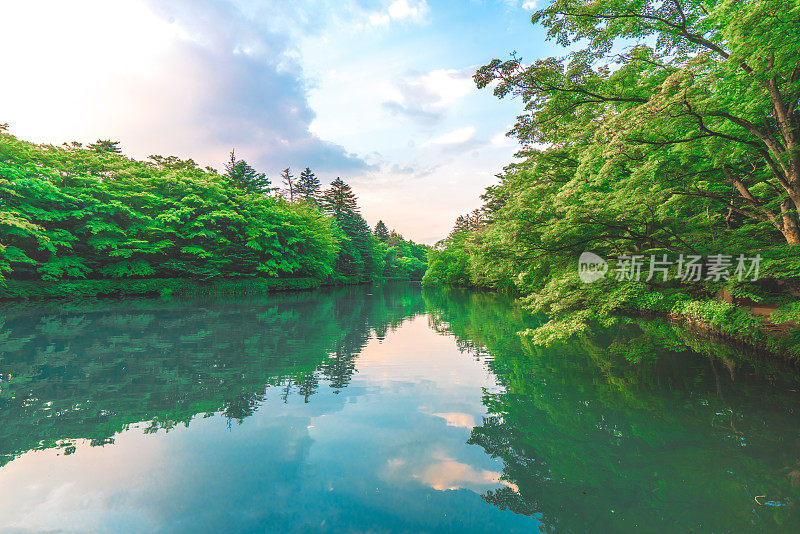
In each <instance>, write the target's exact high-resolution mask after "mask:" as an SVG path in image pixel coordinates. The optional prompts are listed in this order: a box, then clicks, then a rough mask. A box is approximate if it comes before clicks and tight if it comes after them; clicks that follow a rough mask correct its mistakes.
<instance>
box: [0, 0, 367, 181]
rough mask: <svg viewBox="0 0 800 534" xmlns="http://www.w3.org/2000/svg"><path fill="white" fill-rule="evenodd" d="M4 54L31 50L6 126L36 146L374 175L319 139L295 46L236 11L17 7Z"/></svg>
mask: <svg viewBox="0 0 800 534" xmlns="http://www.w3.org/2000/svg"><path fill="white" fill-rule="evenodd" d="M26 21H27V22H26ZM33 21H35V22H33ZM143 35H147V39H142V36H143ZM0 47H2V48H3V49H5V50H11V49H14V50H21V51H24V53H20V54H11V55H10V56H9V57H7V58H6V59H5V63H4V68H6V69H7V70H8V71H9V72H14V73H15V77H16V78H15V79H16V82H15V83H13V84H10V83H6V84H0V118H2V122H9V123H10V125H11V129H12V132H13V133H15V134H17V135H19V136H20V137H23V138H26V139H31V140H35V141H44V142H52V143H56V144H59V143H61V142H63V141H70V140H73V139H74V140H79V141H84V142H86V141H93V140H95V139H97V138H112V139H118V140H120V141H121V142H122V147H123V149H124V150H125V151H126V152H127V153H128V154H130V155H132V156H135V157H139V158H144V157H147V156H148V155H150V154H153V153H160V154H163V155H169V154H175V155H178V156H182V157H192V158H194V159H195V160H196V161H198V162H199V163H201V164H203V165H205V164H212V165H214V166H220V165H221V164H222V162H223V161H224V160H225V157H226V154H227V153H228V152H229V151H230V149H231V148H232V147H236V148H237V151H239V152H240V153H241V154H242V156H243V157H244V158H246V159H247V160H248V161H250V162H251V163H252V164H254V165H255V166H257V167H258V168H260V169H263V170H265V171H267V172H274V171H276V170H279V169H281V168H284V167H286V165H287V164H290V165H292V166H301V165H302V166H305V165H312V166H315V167H316V168H319V169H325V168H327V169H329V170H331V171H337V172H346V171H348V170H354V169H363V168H365V166H366V165H365V164H364V162H363V161H361V160H359V159H358V158H355V157H353V156H352V155H350V154H347V153H346V151H345V150H344V149H342V147H340V146H338V145H335V144H333V143H330V142H326V141H324V140H322V139H320V138H319V137H318V136H316V135H314V134H313V133H312V132H310V130H309V127H310V124H311V122H312V121H313V119H314V116H315V113H314V111H313V110H312V109H311V107H310V105H309V104H308V100H307V89H306V84H305V80H304V75H303V71H302V68H301V67H300V65H299V63H298V60H297V58H296V57H295V55H294V50H293V48H292V46H291V43H290V42H288V41H287V39H286V38H285V35H284V34H282V33H279V32H277V31H270V30H265V29H264V28H262V27H260V26H258V24H257V23H256V22H254V21H252V20H250V19H249V18H247V17H246V16H244V15H243V14H242V13H241V12H240V11H238V10H236V9H235V8H233V7H232V6H231V5H230V4H229V3H228V2H227V1H225V0H201V1H197V0H191V1H190V0H182V1H173V2H170V3H169V4H168V5H166V4H162V3H159V2H156V1H155V0H152V1H142V0H138V1H131V2H125V3H124V4H123V3H117V2H108V1H106V0H82V1H81V2H74V3H73V2H69V3H66V2H62V1H60V0H28V1H26V2H13V3H9V5H3V7H2V8H1V9H0Z"/></svg>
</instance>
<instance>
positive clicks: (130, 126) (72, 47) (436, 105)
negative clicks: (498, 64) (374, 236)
mask: <svg viewBox="0 0 800 534" xmlns="http://www.w3.org/2000/svg"><path fill="white" fill-rule="evenodd" d="M544 1H545V0H538V2H544ZM536 8H537V6H536V2H535V1H531V0H461V1H455V0H452V1H450V0H316V1H309V0H299V1H291V2H287V1H285V0H161V1H158V0H118V1H113V2H109V1H107V0H70V1H69V2H64V1H63V0H25V1H24V2H19V1H14V0H0V47H2V50H3V51H4V54H3V56H4V57H3V63H4V66H3V71H4V76H3V83H0V123H4V122H7V123H9V125H10V130H11V133H13V134H14V135H16V136H17V137H19V138H22V139H26V140H30V141H35V142H47V143H53V144H60V143H62V142H66V141H73V140H75V141H81V142H84V143H85V142H91V141H94V140H96V139H100V138H102V139H107V138H110V139H114V140H119V141H120V143H121V146H122V148H123V150H124V152H125V153H126V154H127V155H129V156H131V157H135V158H137V159H144V158H147V157H148V156H149V155H151V154H161V155H176V156H179V157H182V158H192V159H194V160H195V161H197V162H198V163H199V164H201V165H204V166H205V165H211V166H213V167H215V168H218V169H221V168H222V166H223V164H224V162H225V161H226V160H227V159H228V154H229V153H230V151H231V149H232V148H235V149H236V153H237V155H238V156H239V157H240V158H243V159H245V160H247V161H248V162H249V163H251V164H252V165H253V166H254V167H256V168H257V169H258V170H259V171H262V172H266V173H267V175H268V176H270V177H272V178H273V182H277V181H279V179H278V174H279V173H280V171H281V170H282V169H284V168H285V167H287V166H288V167H291V168H292V169H293V171H294V174H299V172H300V170H301V169H302V168H304V167H306V166H309V167H311V169H312V170H314V171H315V172H316V173H317V175H318V176H320V178H321V180H322V182H323V184H324V185H325V184H328V183H329V182H330V181H332V180H333V179H334V178H336V177H341V178H342V179H344V180H345V181H346V182H348V183H349V184H350V185H351V186H352V187H353V189H354V191H355V192H356V194H357V195H358V197H359V202H360V205H361V208H362V213H363V214H364V216H365V218H366V219H367V221H368V222H369V223H370V224H371V225H374V224H375V223H376V222H377V221H378V220H379V219H382V220H383V221H384V222H385V223H386V225H387V226H389V228H393V229H396V230H397V231H398V232H400V233H402V234H403V235H405V236H406V237H407V238H410V239H414V240H415V241H417V242H424V243H434V242H436V241H438V240H439V239H441V238H442V237H444V236H445V235H446V234H447V233H448V232H449V230H450V228H451V227H452V224H453V222H454V220H455V218H456V217H457V216H458V215H460V214H463V213H466V212H469V211H471V210H473V209H475V208H477V207H479V206H480V199H479V196H480V194H481V193H482V192H483V190H484V188H485V187H486V186H488V185H491V184H492V183H494V182H495V181H496V178H495V175H496V174H497V173H498V172H501V171H502V169H503V167H504V166H505V165H507V164H508V163H510V162H512V161H513V155H514V153H515V152H516V150H518V148H519V147H518V145H517V144H516V141H515V140H513V139H510V138H508V137H506V136H505V133H506V132H507V131H508V130H509V129H510V127H511V125H512V124H513V123H514V121H515V118H516V116H517V115H518V114H519V113H521V111H522V104H521V103H520V102H519V101H518V100H513V99H504V100H500V99H497V98H496V97H494V96H493V95H492V92H491V90H482V91H479V90H478V89H477V88H476V87H475V84H474V83H473V81H472V75H473V74H474V72H475V70H476V69H477V68H478V67H480V66H481V65H483V64H485V63H487V62H488V61H490V60H491V59H493V58H500V59H505V58H507V57H508V55H509V54H510V53H511V52H512V51H516V52H518V53H519V55H520V56H521V57H522V58H523V60H525V61H526V62H528V61H530V60H533V59H536V58H538V57H546V56H550V55H560V54H561V53H562V52H560V50H559V49H558V48H557V45H555V43H553V42H548V41H546V40H545V34H544V31H543V30H542V29H541V28H534V27H533V26H532V25H531V23H530V17H531V14H532V12H533V10H534V9H536Z"/></svg>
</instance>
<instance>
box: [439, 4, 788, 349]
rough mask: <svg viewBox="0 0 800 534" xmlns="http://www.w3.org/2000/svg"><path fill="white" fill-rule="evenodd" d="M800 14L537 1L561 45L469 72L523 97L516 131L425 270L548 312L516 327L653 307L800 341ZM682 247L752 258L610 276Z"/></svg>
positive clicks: (594, 319) (543, 338) (757, 338)
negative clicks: (590, 261) (683, 272)
mask: <svg viewBox="0 0 800 534" xmlns="http://www.w3.org/2000/svg"><path fill="white" fill-rule="evenodd" d="M798 17H800V3H798V2H797V1H788V2H786V1H779V0H751V1H747V2H742V1H738V0H703V1H696V0H692V1H679V0H668V1H651V0H641V1H637V2H617V1H615V0H596V1H592V2H585V1H579V0H556V1H554V2H551V3H549V5H547V6H546V7H543V8H542V9H540V10H538V11H536V12H535V13H534V14H533V15H532V22H533V24H534V25H536V26H537V27H539V28H542V29H543V30H544V31H546V34H547V36H548V38H549V39H550V40H554V41H556V42H557V43H558V44H559V45H560V46H561V47H563V50H564V55H563V56H562V57H548V58H545V59H538V60H536V61H533V62H526V61H525V60H524V58H522V57H519V56H518V55H517V54H516V53H512V54H511V56H510V57H509V58H507V59H494V60H492V61H491V62H489V63H487V64H485V65H484V66H482V67H480V68H479V69H478V70H477V72H476V73H475V75H474V81H475V83H476V85H477V87H478V88H481V89H491V90H493V91H494V95H496V96H497V97H498V98H516V99H518V100H519V101H520V102H521V105H522V106H523V107H524V109H523V110H522V112H521V114H520V115H519V116H518V117H517V120H516V123H515V125H514V126H513V128H512V129H511V131H510V132H509V134H508V135H509V136H512V137H514V138H515V139H516V140H518V141H519V143H520V144H521V147H522V148H521V150H520V151H519V152H518V154H517V159H516V161H514V162H513V163H511V164H509V165H508V166H507V167H506V168H505V169H504V171H503V172H502V173H501V174H500V175H498V176H499V181H498V182H497V183H495V184H494V185H491V186H490V187H488V188H487V189H486V190H485V193H484V194H483V195H482V196H481V200H482V202H483V204H482V206H481V207H480V208H479V209H477V210H475V211H474V212H472V213H470V214H469V215H465V216H461V217H459V219H458V220H457V221H456V225H455V227H454V228H453V231H452V233H451V234H450V235H449V236H448V237H447V238H445V239H443V240H442V241H440V242H439V243H438V244H437V245H436V247H435V248H434V249H433V250H431V252H430V255H429V265H430V267H429V269H428V271H427V273H426V275H425V279H424V283H426V284H430V285H434V284H444V285H454V286H464V287H478V288H489V289H494V290H499V291H504V292H509V293H512V294H515V295H519V296H520V297H521V299H522V302H523V305H524V306H525V307H526V308H527V309H528V310H531V311H533V312H537V313H546V314H547V316H548V317H549V321H547V322H545V323H544V324H543V325H541V326H538V327H536V328H532V329H529V330H528V333H529V334H530V337H531V339H532V340H533V341H535V342H537V343H541V344H545V345H546V344H549V343H552V342H554V341H555V340H557V339H566V338H568V337H570V336H572V335H574V334H576V333H580V332H587V331H588V330H590V329H591V328H592V326H593V325H610V324H613V323H615V322H616V321H618V320H620V319H619V316H620V315H624V314H626V313H628V314H629V313H641V312H647V313H655V314H659V315H671V316H680V317H684V318H689V319H691V320H694V321H700V322H702V323H703V324H705V325H710V326H712V327H713V328H714V329H715V330H717V331H720V332H722V333H726V334H731V335H735V336H737V337H739V338H742V339H744V340H745V341H748V342H752V343H755V344H759V345H764V344H765V343H766V344H767V345H769V346H770V348H772V349H774V350H776V351H790V352H793V353H794V354H800V351H798V348H800V335H798V329H796V328H794V326H796V325H797V324H798V321H800V302H799V301H798V299H797V297H798V295H800V246H798V245H800V230H798V224H799V223H800V220H799V219H798V208H800V151H798V146H800V145H798V143H800V113H799V112H798V104H799V103H800V101H799V99H800V56H799V55H798V53H797V52H798V43H799V42H800V25H798ZM587 251H588V252H592V253H594V254H596V255H598V256H599V257H601V258H604V259H606V260H608V264H609V272H608V275H607V276H605V278H602V279H600V280H598V281H594V282H593V283H584V282H583V281H582V280H581V279H580V277H579V257H580V256H581V254H582V253H584V252H587ZM684 255H692V256H694V257H697V258H712V257H715V258H717V259H718V260H719V261H724V262H728V263H729V264H733V265H734V266H735V263H736V258H745V257H746V258H757V259H758V260H759V265H758V269H757V271H758V272H757V275H756V276H754V277H751V278H750V279H745V280H742V279H741V277H739V278H736V277H734V276H723V274H730V273H727V272H724V273H719V272H718V273H717V274H715V273H714V272H712V271H711V270H710V269H709V268H708V266H704V267H703V268H702V269H701V270H698V272H697V276H694V277H693V278H692V279H690V280H686V279H681V278H680V277H679V276H678V274H679V273H678V272H676V271H677V269H679V268H680V266H679V265H675V266H674V268H669V269H664V271H663V272H662V273H659V275H658V276H656V277H652V276H643V277H641V279H639V278H638V277H637V278H636V279H633V277H631V276H614V273H615V272H616V273H617V274H620V273H621V272H622V271H621V267H622V266H623V262H627V264H628V266H630V263H631V258H634V259H635V258H639V259H640V260H644V261H647V260H650V261H651V262H652V261H655V260H656V259H658V260H661V259H663V260H672V262H674V263H679V262H677V261H675V260H676V259H677V258H681V261H682V259H683V258H684ZM730 270H731V271H732V270H733V269H730ZM645 274H646V273H645ZM650 274H652V271H651V273H650ZM645 278H647V279H646V280H645ZM754 308H761V309H766V310H767V311H768V312H769V313H768V316H767V317H765V316H764V314H763V313H762V314H760V315H759V314H757V313H753V309H754ZM766 330H771V331H772V332H773V333H775V332H777V333H779V334H780V335H778V336H777V337H776V338H775V339H772V337H774V336H770V340H766V338H765V331H766Z"/></svg>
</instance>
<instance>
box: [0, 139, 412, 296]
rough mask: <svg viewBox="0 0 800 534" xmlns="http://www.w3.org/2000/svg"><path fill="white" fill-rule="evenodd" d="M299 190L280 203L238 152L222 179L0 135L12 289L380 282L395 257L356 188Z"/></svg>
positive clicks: (3, 264) (0, 200)
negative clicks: (364, 213)
mask: <svg viewBox="0 0 800 534" xmlns="http://www.w3.org/2000/svg"><path fill="white" fill-rule="evenodd" d="M287 177H288V178H287ZM284 179H285V180H287V183H288V182H291V173H290V171H289V169H287V170H286V171H285V172H284ZM292 184H293V185H292V186H291V191H290V192H289V197H290V198H289V199H286V198H284V197H282V196H280V195H274V194H271V193H272V192H273V191H274V190H275V188H274V187H272V185H271V181H270V179H269V178H267V177H266V176H265V175H264V174H263V173H259V172H257V171H256V170H255V169H254V168H253V167H251V166H250V165H249V164H248V163H247V162H246V161H244V160H241V159H237V157H236V155H235V154H234V153H233V152H231V154H230V160H229V161H228V163H227V164H226V165H225V173H224V174H220V173H218V172H216V171H215V170H214V169H212V168H205V169H202V168H200V167H199V166H198V165H196V164H195V162H194V161H192V160H181V159H179V158H176V157H173V156H170V157H163V156H151V157H150V158H149V160H148V161H144V162H143V161H136V160H133V159H130V158H127V157H124V156H123V155H122V154H121V151H120V149H119V147H118V146H117V143H116V142H113V141H102V140H101V141H98V142H97V143H94V144H92V145H89V146H88V147H86V148H84V147H83V146H81V145H80V144H79V143H71V144H65V145H64V146H62V147H55V146H49V145H36V144H32V143H28V142H24V141H21V140H18V139H16V138H15V137H13V136H12V135H9V134H7V133H3V132H2V131H0V282H1V281H2V276H3V275H4V274H5V275H7V276H10V277H11V278H12V279H14V280H20V281H34V282H35V281H50V282H63V281H70V280H72V281H75V280H80V279H88V280H125V279H166V278H170V279H173V278H174V279H194V280H213V279H218V278H231V277H234V278H240V277H259V278H281V279H285V278H314V279H317V280H322V281H328V280H333V281H340V280H341V281H352V280H373V279H377V278H380V277H381V276H382V274H383V270H384V265H385V256H386V251H385V250H384V247H383V246H382V245H381V244H380V242H379V241H378V240H377V239H375V238H374V237H373V236H372V232H371V230H370V228H369V226H368V225H367V224H366V222H365V221H364V219H363V217H361V216H360V214H359V213H358V206H357V199H356V197H355V195H354V194H353V193H352V190H350V188H349V187H348V186H347V185H346V184H345V183H344V182H343V181H342V180H339V179H337V180H336V181H334V183H333V184H332V186H331V189H329V190H328V191H327V192H325V194H324V195H321V193H320V189H321V186H320V182H319V180H318V179H317V178H316V176H315V175H314V173H313V172H311V170H310V169H305V170H304V171H303V173H302V174H301V175H300V179H299V180H298V181H297V182H296V184H295V182H292ZM295 185H296V187H295ZM291 197H294V201H292V198H291ZM423 257H424V256H423ZM417 267H419V266H417ZM422 269H423V270H424V267H423V268H422ZM8 273H11V274H10V275H9V274H8ZM122 285H124V284H122ZM95 286H96V285H95ZM112 286H114V284H112ZM117 286H120V284H117ZM117 286H114V287H117ZM145 286H147V287H152V284H151V285H149V286H148V285H147V284H145ZM62 287H66V286H62ZM96 287H102V286H96ZM109 287H111V286H109ZM143 287H144V286H143ZM89 291H91V289H89Z"/></svg>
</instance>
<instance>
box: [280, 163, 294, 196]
mask: <svg viewBox="0 0 800 534" xmlns="http://www.w3.org/2000/svg"><path fill="white" fill-rule="evenodd" d="M281 181H283V184H284V185H285V186H286V189H285V191H286V192H288V193H289V201H290V202H294V194H295V188H294V175H293V174H292V171H291V169H289V167H286V168H285V169H283V172H282V173H281Z"/></svg>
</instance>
